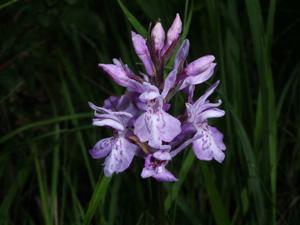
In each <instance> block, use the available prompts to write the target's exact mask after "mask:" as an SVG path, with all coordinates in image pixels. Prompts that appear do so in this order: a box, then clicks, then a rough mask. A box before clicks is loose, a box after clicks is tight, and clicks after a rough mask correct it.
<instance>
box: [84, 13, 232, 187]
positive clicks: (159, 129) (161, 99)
mask: <svg viewBox="0 0 300 225" xmlns="http://www.w3.org/2000/svg"><path fill="white" fill-rule="evenodd" d="M181 31H182V22H181V19H180V17H179V15H178V14H177V15H176V18H175V20H174V22H173V23H172V25H171V27H170V28H169V30H168V32H167V34H165V31H164V29H163V27H162V25H161V23H160V22H157V23H156V24H155V26H154V27H153V28H152V30H151V38H149V39H148V40H146V39H144V38H143V37H142V36H141V35H139V34H137V33H135V32H132V33H131V37H132V42H133V46H134V50H135V52H136V54H137V56H138V57H139V59H140V60H141V61H142V63H143V65H144V68H145V72H143V73H142V72H140V73H139V75H136V74H135V73H134V72H133V71H131V70H130V69H129V67H128V66H127V65H126V64H124V63H123V62H122V61H121V60H118V59H113V64H99V67H100V68H101V69H102V70H103V71H104V72H105V73H106V74H108V75H109V76H110V77H111V78H112V79H113V80H114V81H115V82H116V83H117V84H118V85H120V86H122V87H125V88H126V92H125V94H124V95H122V96H119V97H115V96H112V97H109V98H108V99H106V100H105V102H104V106H103V107H97V106H95V105H94V104H92V103H89V105H90V107H91V108H92V109H93V110H94V112H95V114H94V119H93V125H95V126H107V127H110V128H112V130H113V136H112V137H108V138H105V139H102V140H100V141H98V142H97V143H96V145H95V146H94V147H93V149H91V150H90V154H91V156H92V157H93V158H94V159H99V158H105V162H104V174H105V175H106V176H111V175H112V174H113V173H120V172H123V171H124V170H126V169H127V168H128V167H129V166H130V163H131V162H132V160H133V158H134V156H139V157H142V158H144V160H145V163H144V168H143V170H142V172H141V176H142V177H143V178H147V177H153V178H155V179H157V180H159V181H165V182H173V181H176V180H177V178H176V177H175V176H174V175H173V174H172V173H171V172H170V171H168V170H167V169H166V165H167V164H168V163H169V162H170V161H171V160H172V158H174V157H175V156H176V155H177V154H178V153H179V152H181V151H182V150H184V149H186V148H187V147H188V146H189V145H192V149H193V151H194V153H195V155H196V157H197V158H198V159H199V160H212V159H215V160H216V161H218V162H222V161H223V160H224V157H225V155H224V150H225V149H226V147H225V145H224V143H223V135H222V133H221V132H220V131H219V130H218V129H217V128H215V127H212V126H210V125H209V124H208V119H209V118H215V117H222V116H224V114H225V112H224V111H223V110H221V109H218V107H219V106H220V105H221V100H219V101H218V102H216V103H212V102H210V101H209V100H208V97H209V96H210V95H211V94H212V93H213V92H214V91H215V89H216V88H217V86H218V84H219V81H217V82H216V83H214V84H213V85H212V86H210V87H209V88H208V90H207V91H206V92H205V93H204V94H203V95H202V96H201V97H200V98H198V100H196V101H194V100H193V99H194V97H193V95H194V89H195V85H197V84H201V83H203V82H205V81H207V80H208V79H209V78H210V77H211V76H212V75H213V72H214V68H215V66H216V63H215V62H214V60H215V58H214V56H212V55H207V56H204V57H201V58H199V59H196V60H195V61H193V62H191V63H187V62H186V57H187V55H188V51H189V45H190V44H189V41H188V40H187V39H186V40H184V41H183V42H182V44H181V46H180V47H179V49H178V51H177V54H176V56H175V58H174V59H172V60H174V65H173V68H172V70H171V71H170V72H169V73H167V72H166V70H167V67H166V65H167V63H168V62H169V61H171V56H172V54H173V53H174V51H175V49H176V47H177V45H178V43H179V40H180V34H181ZM165 73H166V75H165ZM164 77H166V78H165V79H164ZM178 91H183V92H184V93H186V94H187V102H186V110H185V112H183V114H182V115H179V116H177V117H175V116H173V115H171V114H170V113H169V110H170V108H171V103H170V102H171V99H172V97H173V96H174V95H175V94H176V93H177V92H178Z"/></svg>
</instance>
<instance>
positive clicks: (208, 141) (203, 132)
mask: <svg viewBox="0 0 300 225" xmlns="http://www.w3.org/2000/svg"><path fill="white" fill-rule="evenodd" d="M218 85H219V81H217V82H216V83H214V84H213V85H212V86H211V87H210V88H209V89H208V90H207V91H206V93H205V94H204V95H202V96H201V97H200V98H199V99H198V100H197V101H196V102H195V103H194V104H190V103H186V109H187V114H188V121H189V122H191V123H192V124H193V126H194V128H195V129H196V131H197V132H196V135H197V136H199V138H196V139H194V141H193V150H194V153H195V155H196V157H197V158H198V159H200V160H212V159H215V160H216V161H218V162H222V161H223V160H224V157H225V155H224V152H223V151H224V150H225V149H226V146H225V145H224V143H223V134H222V133H221V132H220V131H219V130H218V129H217V128H215V127H212V126H209V125H208V123H207V119H209V118H217V117H222V116H224V115H225V112H224V111H223V110H221V109H218V108H217V107H218V106H220V105H221V104H222V101H221V100H219V101H218V102H217V103H210V102H209V101H208V100H207V98H208V97H209V96H210V95H211V94H212V93H213V92H214V90H215V89H216V88H217V86H218Z"/></svg>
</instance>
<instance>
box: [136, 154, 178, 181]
mask: <svg viewBox="0 0 300 225" xmlns="http://www.w3.org/2000/svg"><path fill="white" fill-rule="evenodd" d="M171 159H172V157H171V155H170V153H168V152H161V151H157V152H155V153H154V154H150V155H147V156H146V158H145V164H144V168H143V170H142V173H141V177H142V178H148V177H153V178H155V179H156V180H158V181H162V182H174V181H177V178H176V177H175V176H174V175H173V174H172V173H171V172H170V171H168V170H167V169H166V165H167V164H168V162H169V161H170V160H171Z"/></svg>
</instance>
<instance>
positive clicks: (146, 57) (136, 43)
mask: <svg viewBox="0 0 300 225" xmlns="http://www.w3.org/2000/svg"><path fill="white" fill-rule="evenodd" d="M131 39H132V43H133V47H134V50H135V52H136V54H137V56H138V57H139V58H140V60H141V61H142V62H143V64H144V67H145V69H146V72H147V73H148V75H150V76H151V75H153V74H154V65H153V63H152V60H151V56H150V52H149V49H148V46H147V44H146V40H145V39H144V38H143V37H142V36H141V35H139V34H137V33H135V32H133V31H132V32H131Z"/></svg>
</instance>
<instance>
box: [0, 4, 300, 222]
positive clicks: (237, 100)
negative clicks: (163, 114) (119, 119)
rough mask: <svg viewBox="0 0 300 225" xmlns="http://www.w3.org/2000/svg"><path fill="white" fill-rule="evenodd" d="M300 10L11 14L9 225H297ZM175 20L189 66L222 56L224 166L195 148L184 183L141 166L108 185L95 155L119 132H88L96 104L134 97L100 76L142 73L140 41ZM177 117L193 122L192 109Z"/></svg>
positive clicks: (162, 7) (54, 7) (30, 10)
mask: <svg viewBox="0 0 300 225" xmlns="http://www.w3.org/2000/svg"><path fill="white" fill-rule="evenodd" d="M296 2H297V1H283V0H281V1H276V0H269V1H262V2H260V1H258V0H243V1H240V0H224V1H219V0H194V1H179V0H177V1H176V0H169V1H164V0H151V1H148V0H147V1H146V0H134V1H125V0H123V1H121V0H120V1H115V0H111V1H109V0H101V1H96V0H64V1H63V0H61V1H58V0H40V1H34V0H24V1H22V0H19V1H15V0H12V1H8V0H6V1H1V3H0V93H1V97H0V104H1V106H0V107H1V108H0V112H1V118H0V122H1V128H0V130H1V137H0V147H1V148H0V184H1V185H0V186H1V189H0V200H1V201H0V224H3V225H11V224H28V225H33V224H36V225H38V224H39V225H40V224H45V225H52V224H54V225H68V224H70V225H71V224H72V225H75V224H78V225H79V224H85V225H87V224H101V225H102V224H103V225H106V224H107V225H110V224H130V225H133V224H139V225H142V224H143V225H144V224H145V225H148V224H149V225H150V224H151V225H152V224H157V225H162V224H172V225H173V224H174V225H175V224H185V225H187V224H193V225H202V224H203V225H204V224H205V225H208V224H217V225H248V224H249V225H254V224H255V225H265V224H273V225H275V224H298V223H299V220H300V210H299V209H300V191H299V190H300V183H299V180H300V179H299V173H300V153H299V148H300V117H299V113H300V110H299V108H300V107H299V105H300V94H299V88H300V85H299V82H300V74H299V70H300V60H299V50H300V49H299V40H300V36H299V31H298V30H299V22H300V19H299V15H297V13H299V7H298V6H297V5H296ZM176 12H179V13H180V15H181V18H182V20H183V24H184V30H183V35H184V36H186V37H187V38H189V39H190V42H191V48H190V55H189V58H188V61H191V60H193V59H195V58H197V57H199V56H201V55H205V54H214V55H215V56H216V61H217V63H218V66H217V70H216V73H215V75H214V78H213V80H216V79H221V86H220V88H219V92H217V94H216V95H218V96H219V97H221V98H222V99H223V101H224V104H223V108H224V109H225V110H226V116H225V117H224V118H223V119H219V120H218V121H216V122H217V123H218V127H219V128H220V130H221V131H222V132H223V133H224V134H225V144H226V145H227V152H226V159H225V161H224V163H223V164H218V163H217V162H214V161H212V162H203V161H198V160H196V159H195V157H194V156H193V154H192V153H191V151H190V150H189V149H187V150H186V151H185V152H184V154H181V155H180V156H179V157H177V158H176V159H175V160H173V161H174V162H172V163H171V164H170V170H171V171H174V174H176V175H177V176H178V177H179V181H178V182H177V183H174V184H162V183H158V182H156V181H154V180H151V179H148V180H143V179H141V178H140V171H141V168H142V165H143V160H142V159H140V158H136V159H135V160H134V163H133V164H132V166H131V167H130V169H129V170H127V171H126V172H125V173H123V174H120V175H115V176H113V177H112V178H111V179H108V178H105V177H103V172H102V165H101V164H102V162H101V161H95V160H92V159H91V158H90V157H89V155H88V149H89V148H91V147H92V146H93V145H94V144H95V143H96V141H97V140H98V139H100V138H103V137H106V136H107V135H109V133H108V132H107V130H106V129H104V128H95V127H92V126H91V118H92V111H91V110H90V109H89V108H88V105H87V102H88V101H92V102H94V103H95V104H97V105H101V104H102V102H103V100H104V99H105V98H107V97H108V96H109V95H120V94H121V93H122V92H123V91H124V90H123V89H121V88H120V87H118V86H116V85H115V84H114V83H113V82H112V81H111V80H110V79H108V77H107V76H106V75H104V74H103V72H101V71H100V70H99V69H98V67H97V64H98V63H99V62H102V63H110V62H111V59H112V58H113V57H121V58H122V59H123V61H124V62H126V63H127V64H129V65H130V66H131V68H134V70H135V71H139V70H142V67H141V64H140V63H139V62H138V60H137V57H136V56H135V54H134V52H133V48H132V44H131V41H130V31H131V30H136V31H138V32H142V33H143V34H144V35H147V30H148V25H149V22H150V21H152V23H154V22H155V21H157V20H158V19H160V20H161V21H162V23H163V25H164V27H165V28H167V27H168V26H169V25H170V24H171V22H172V20H173V18H174V17H175V14H176ZM211 82H212V80H210V82H209V83H211ZM205 87H206V85H202V87H201V88H199V89H198V90H197V94H198V95H200V94H201V93H203V90H204V89H205ZM216 95H215V96H216ZM173 106H174V107H173V108H172V110H173V111H174V112H176V113H177V112H179V111H180V110H183V109H184V104H183V98H182V97H180V96H179V97H178V98H177V99H175V102H174V104H173ZM212 122H213V123H214V122H215V121H212ZM297 178H298V180H297Z"/></svg>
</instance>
